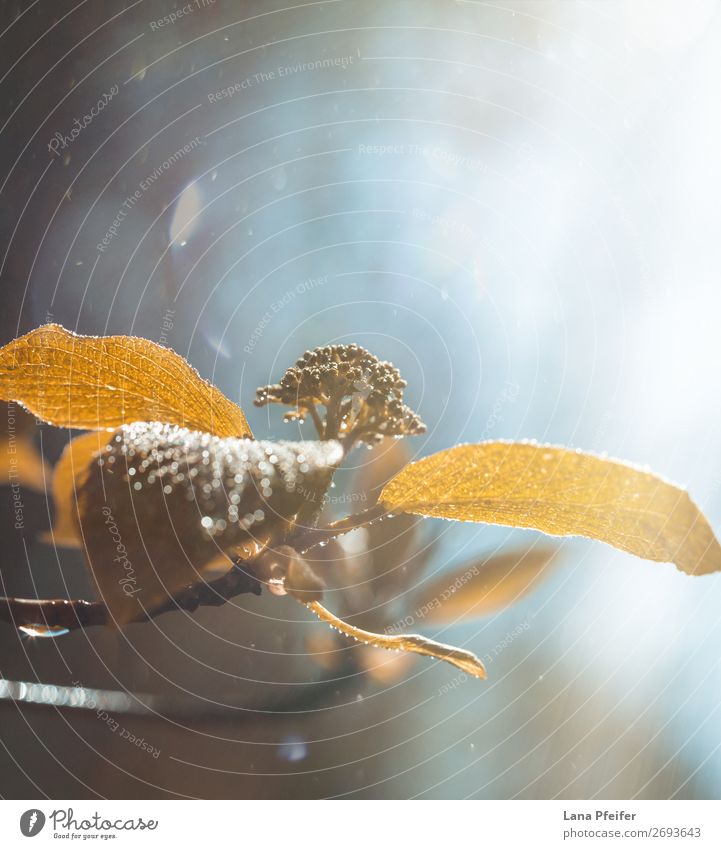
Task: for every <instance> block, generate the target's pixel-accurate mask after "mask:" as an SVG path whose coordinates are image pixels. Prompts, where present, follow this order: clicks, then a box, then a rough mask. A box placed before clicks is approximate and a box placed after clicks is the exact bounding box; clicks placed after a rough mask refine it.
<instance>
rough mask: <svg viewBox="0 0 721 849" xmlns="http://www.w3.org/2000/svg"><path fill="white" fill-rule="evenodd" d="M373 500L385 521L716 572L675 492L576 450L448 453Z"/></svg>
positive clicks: (709, 534)
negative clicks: (566, 540) (398, 515)
mask: <svg viewBox="0 0 721 849" xmlns="http://www.w3.org/2000/svg"><path fill="white" fill-rule="evenodd" d="M381 501H382V502H383V505H384V506H385V507H386V508H387V509H388V510H390V511H393V512H405V513H415V514H418V515H422V516H436V517H439V518H443V519H458V520H461V521H470V522H487V523H490V524H494V525H510V526H513V527H522V528H535V529H537V530H539V531H543V532H544V533H547V534H552V535H555V536H585V537H590V538H591V539H597V540H601V541H602V542H606V543H608V544H609V545H613V546H615V547H616V548H620V549H621V550H623V551H628V552H630V553H631V554H636V555H637V556H639V557H644V558H646V559H647V560H656V561H660V562H663V563H675V564H676V566H678V568H679V569H681V570H682V571H683V572H687V573H689V574H691V575H702V574H705V573H708V572H715V571H718V570H719V569H721V546H720V545H719V542H718V540H717V539H716V537H715V536H714V534H713V531H712V530H711V528H710V526H709V524H708V522H707V521H706V519H705V518H704V516H703V514H702V513H701V511H700V510H699V509H698V507H697V506H696V505H695V504H694V503H693V501H692V500H691V499H690V498H689V496H688V494H687V493H686V492H685V491H684V490H683V489H680V488H679V487H677V486H674V485H673V484H670V483H667V482H666V481H664V480H662V479H661V478H658V477H656V476H655V475H652V474H649V473H648V472H644V471H641V470H640V469H637V468H634V467H633V466H629V465H626V464H625V463H620V462H618V461H615V460H607V459H604V458H602V457H596V456H594V455H592V454H584V453H582V452H580V451H572V450H567V449H564V448H556V447H553V446H544V445H535V444H531V443H525V442H515V443H514V442H485V443H481V444H479V445H458V446H456V447H455V448H449V449H448V450H446V451H441V452H439V453H438V454H433V455H431V456H430V457H425V458H424V459H423V460H419V461H418V462H416V463H412V464H411V465H410V466H406V468H405V469H403V471H402V472H401V473H400V474H399V475H397V476H396V477H395V478H394V479H393V480H392V481H391V482H390V483H389V484H388V485H387V486H386V487H385V489H384V490H383V492H382V494H381Z"/></svg>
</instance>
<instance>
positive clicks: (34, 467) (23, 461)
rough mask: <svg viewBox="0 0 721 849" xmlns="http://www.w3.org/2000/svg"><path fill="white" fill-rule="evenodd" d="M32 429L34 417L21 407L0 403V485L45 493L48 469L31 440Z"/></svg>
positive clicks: (33, 428) (48, 475) (33, 430)
mask: <svg viewBox="0 0 721 849" xmlns="http://www.w3.org/2000/svg"><path fill="white" fill-rule="evenodd" d="M35 430H36V427H35V419H34V418H33V417H32V416H31V415H30V414H29V413H27V412H26V411H25V410H23V408H22V407H20V406H19V405H16V404H12V403H10V404H7V403H3V402H0V485H1V486H22V487H24V488H25V489H31V490H33V491H35V492H45V487H46V485H47V482H48V481H49V480H50V475H51V471H50V466H49V465H48V464H47V463H46V462H45V460H44V459H43V458H42V456H41V455H40V452H39V451H38V449H37V447H36V446H35V443H34V442H33V434H34V432H35Z"/></svg>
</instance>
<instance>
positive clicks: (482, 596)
mask: <svg viewBox="0 0 721 849" xmlns="http://www.w3.org/2000/svg"><path fill="white" fill-rule="evenodd" d="M557 553H558V549H557V548H555V547H553V546H548V545H534V546H533V548H524V549H520V550H518V549H517V550H515V551H508V552H503V553H501V554H495V555H492V556H491V557H487V558H486V559H485V560H484V559H476V560H472V561H469V562H466V563H464V564H463V565H462V566H458V567H457V568H455V569H453V570H452V571H450V572H446V573H444V574H443V575H442V576H441V577H439V578H436V579H435V580H434V581H431V582H430V583H428V584H425V585H424V586H423V588H422V589H421V590H419V591H418V593H417V594H416V595H415V597H414V599H413V605H414V606H415V615H416V616H417V618H418V619H419V620H422V621H423V622H424V623H425V622H429V623H431V624H434V625H442V624H447V623H449V622H460V621H465V620H469V619H477V618H479V617H482V616H491V615H492V614H494V613H498V611H499V610H502V609H503V608H504V607H508V606H509V605H511V604H514V603H515V602H517V601H518V600H519V599H521V598H522V597H523V596H525V595H527V594H528V593H529V592H531V591H532V590H533V589H535V588H536V587H537V586H538V584H539V582H540V581H541V580H542V579H543V578H544V577H546V575H548V574H549V572H550V571H551V568H552V567H551V560H552V559H553V557H554V555H556V554H557Z"/></svg>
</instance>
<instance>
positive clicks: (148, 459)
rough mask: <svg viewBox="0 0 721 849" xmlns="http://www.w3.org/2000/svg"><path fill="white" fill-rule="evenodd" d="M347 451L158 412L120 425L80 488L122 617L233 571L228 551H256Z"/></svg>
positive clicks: (100, 571) (105, 596) (103, 586)
mask: <svg viewBox="0 0 721 849" xmlns="http://www.w3.org/2000/svg"><path fill="white" fill-rule="evenodd" d="M105 435H106V436H108V435H107V434H105ZM342 456H343V452H342V448H341V445H340V443H338V442H335V441H332V440H329V441H326V442H265V441H256V440H252V439H235V438H232V437H217V436H213V435H211V434H209V433H206V432H200V431H190V430H187V429H186V428H180V427H177V426H175V425H168V424H160V423H158V422H135V423H134V424H132V425H124V426H123V427H120V428H118V430H117V431H116V432H115V433H114V434H113V435H112V437H110V438H109V440H108V443H107V445H106V447H105V448H104V449H103V451H102V453H101V454H100V455H99V456H98V457H97V458H96V459H95V460H93V461H91V463H90V470H89V473H88V474H87V477H86V479H85V481H84V483H83V484H82V486H81V487H80V489H79V493H78V507H79V511H78V512H79V516H80V521H81V524H82V534H83V543H84V545H85V555H86V561H87V565H88V569H89V572H90V575H91V578H92V580H93V581H94V583H95V585H96V587H97V589H98V592H99V595H100V598H101V599H102V600H103V601H104V602H105V604H106V605H107V607H108V609H109V610H110V613H111V615H112V617H113V619H114V620H115V622H116V623H117V624H118V625H124V624H126V623H128V622H131V621H132V620H133V619H137V618H142V615H143V614H144V612H148V611H153V610H156V609H158V608H161V607H164V606H165V605H166V604H167V603H168V601H169V599H170V598H171V597H173V596H174V595H176V594H177V593H178V592H179V591H180V590H182V589H184V588H185V587H187V586H189V585H191V584H195V583H198V582H199V581H201V580H203V579H204V578H205V577H207V575H208V573H209V572H215V571H217V570H222V569H225V571H227V570H228V569H230V567H231V564H230V560H229V559H228V557H227V555H228V554H231V553H232V554H240V553H243V555H244V556H248V555H249V554H251V553H253V554H254V553H257V551H258V550H260V548H261V547H263V546H265V545H267V543H268V542H269V541H270V539H271V538H273V537H274V535H275V534H277V532H278V530H279V528H282V527H285V526H286V523H288V522H289V521H290V520H291V519H292V518H293V517H294V516H295V515H296V514H297V512H298V510H299V509H300V507H301V506H303V504H304V503H305V499H306V494H307V493H308V492H312V491H314V489H315V488H316V486H317V484H318V481H319V479H321V478H324V477H325V475H327V473H328V471H329V469H331V468H335V467H336V466H337V465H338V463H340V461H341V459H342Z"/></svg>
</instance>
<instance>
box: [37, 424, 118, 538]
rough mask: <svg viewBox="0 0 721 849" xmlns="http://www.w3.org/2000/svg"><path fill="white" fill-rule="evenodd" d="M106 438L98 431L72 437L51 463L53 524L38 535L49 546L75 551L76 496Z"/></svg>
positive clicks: (102, 432)
mask: <svg viewBox="0 0 721 849" xmlns="http://www.w3.org/2000/svg"><path fill="white" fill-rule="evenodd" d="M109 439H110V437H109V435H108V433H107V432H105V431H101V430H95V431H91V432H90V433H83V434H82V435H81V436H76V437H75V439H73V440H71V441H70V442H69V443H68V444H67V445H66V446H65V449H64V451H63V453H62V454H61V455H60V459H59V460H58V462H57V463H56V464H55V468H54V469H53V477H52V491H53V501H54V502H55V521H54V523H53V528H52V530H51V531H47V532H45V533H44V534H42V535H41V536H40V539H41V540H42V541H43V542H46V543H48V544H49V545H61V546H67V547H70V548H76V547H79V546H80V545H81V539H80V532H79V529H78V503H77V502H78V493H79V491H80V487H81V486H82V485H83V484H84V483H85V481H86V480H87V477H88V473H89V471H90V461H91V460H92V458H93V456H94V455H95V454H98V453H99V452H100V451H101V450H102V449H103V447H104V446H105V445H107V443H108V441H109Z"/></svg>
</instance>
